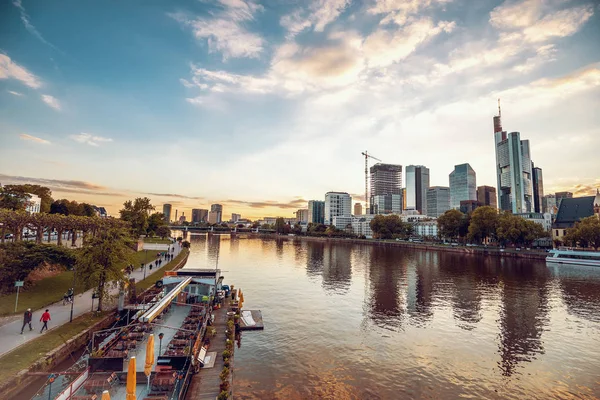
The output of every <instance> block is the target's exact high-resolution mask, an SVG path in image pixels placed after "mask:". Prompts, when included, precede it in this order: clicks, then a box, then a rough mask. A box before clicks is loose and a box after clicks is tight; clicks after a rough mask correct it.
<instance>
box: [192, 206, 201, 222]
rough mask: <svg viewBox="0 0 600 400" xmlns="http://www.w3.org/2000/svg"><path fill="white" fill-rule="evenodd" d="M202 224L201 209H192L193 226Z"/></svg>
mask: <svg viewBox="0 0 600 400" xmlns="http://www.w3.org/2000/svg"><path fill="white" fill-rule="evenodd" d="M199 223H200V209H199V208H192V224H199Z"/></svg>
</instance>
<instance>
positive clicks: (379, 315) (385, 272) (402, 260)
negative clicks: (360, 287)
mask: <svg viewBox="0 0 600 400" xmlns="http://www.w3.org/2000/svg"><path fill="white" fill-rule="evenodd" d="M406 262H407V259H406V257H405V256H400V257H398V254H397V253H396V252H394V251H391V250H390V249H381V251H377V252H375V253H374V254H373V256H372V258H371V267H370V268H369V277H368V279H369V285H370V287H369V289H370V290H369V292H370V293H371V296H370V298H368V299H365V301H367V302H368V311H369V316H370V318H371V319H372V320H373V322H374V323H375V324H376V325H378V326H380V327H382V328H388V329H398V328H400V327H401V326H402V321H403V319H404V318H403V313H404V293H402V291H401V288H400V284H401V281H403V280H404V279H406V278H405V277H406ZM409 292H410V293H409V296H411V294H412V293H414V292H415V291H409Z"/></svg>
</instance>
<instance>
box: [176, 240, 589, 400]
mask: <svg viewBox="0 0 600 400" xmlns="http://www.w3.org/2000/svg"><path fill="white" fill-rule="evenodd" d="M188 239H190V241H191V244H192V248H191V250H192V252H191V255H190V259H189V261H188V264H187V265H188V266H190V267H200V268H214V267H215V266H216V265H218V267H219V268H221V269H222V270H223V272H222V274H223V275H224V276H225V283H228V284H234V285H235V286H236V287H240V288H242V290H243V292H244V297H245V303H244V308H246V309H259V310H261V311H262V314H263V318H264V323H265V330H264V331H262V332H261V331H258V332H244V333H243V336H242V340H241V347H240V348H239V349H236V353H235V373H234V393H235V397H236V399H407V398H434V399H440V398H443V399H446V398H457V397H466V398H477V399H483V398H515V399H517V398H518V399H524V398H539V399H548V398H568V397H573V396H575V397H579V398H597V397H600V269H598V268H597V269H593V268H589V267H588V268H586V267H581V268H574V267H561V268H559V269H555V268H552V267H547V266H546V265H545V263H544V262H539V261H530V260H509V259H498V258H491V257H479V256H464V255H457V254H454V253H443V252H433V251H420V250H410V249H404V248H382V247H376V246H370V245H349V244H344V243H324V242H317V241H305V240H298V239H296V240H294V239H293V238H289V239H288V238H284V239H278V240H275V239H257V238H230V237H229V236H216V235H215V236H210V237H208V236H207V235H193V234H192V235H189V236H188Z"/></svg>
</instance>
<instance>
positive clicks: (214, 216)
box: [208, 211, 221, 224]
mask: <svg viewBox="0 0 600 400" xmlns="http://www.w3.org/2000/svg"><path fill="white" fill-rule="evenodd" d="M208 223H209V224H220V223H221V212H220V211H209V212H208Z"/></svg>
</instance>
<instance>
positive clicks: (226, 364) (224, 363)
mask: <svg viewBox="0 0 600 400" xmlns="http://www.w3.org/2000/svg"><path fill="white" fill-rule="evenodd" d="M229 360H230V359H229V358H225V359H223V365H225V366H226V367H227V368H229V366H230V365H231V362H230V361H229Z"/></svg>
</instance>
